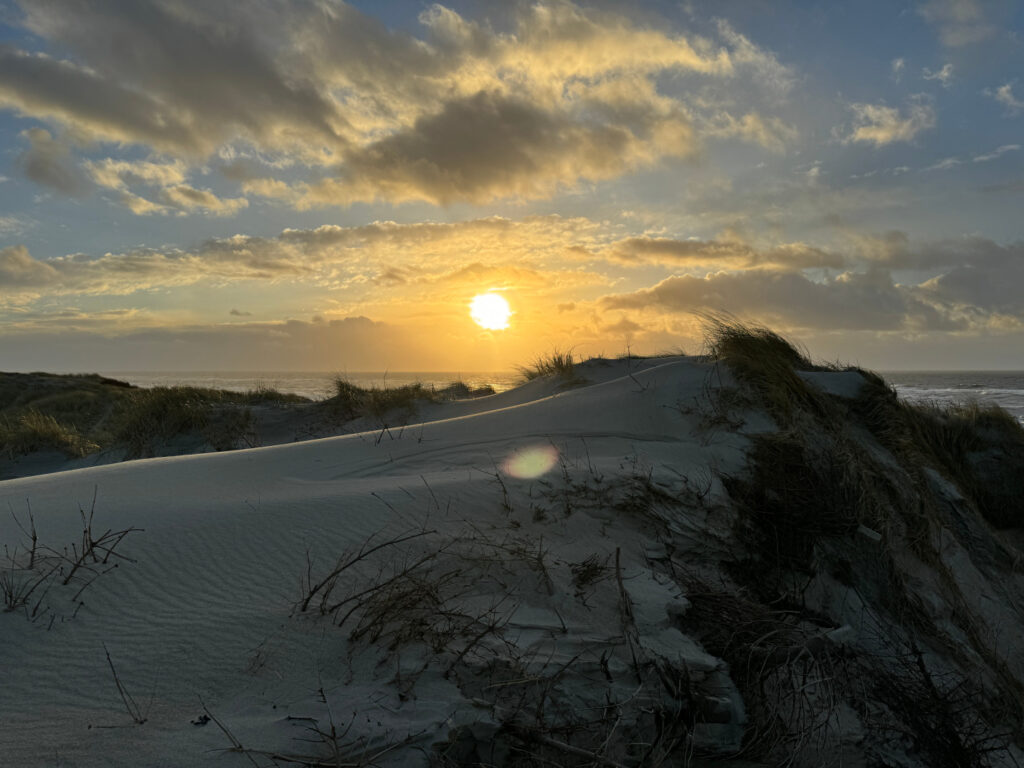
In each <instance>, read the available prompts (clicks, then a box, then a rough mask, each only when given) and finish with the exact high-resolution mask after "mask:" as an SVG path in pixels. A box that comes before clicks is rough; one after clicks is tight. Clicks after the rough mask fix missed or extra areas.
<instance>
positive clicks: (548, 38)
mask: <svg viewBox="0 0 1024 768" xmlns="http://www.w3.org/2000/svg"><path fill="white" fill-rule="evenodd" d="M20 3H21V5H22V8H23V9H24V12H25V16H24V19H23V22H22V23H23V24H24V26H25V27H26V28H27V29H28V30H29V31H31V32H32V33H33V34H34V35H36V36H38V38H39V39H40V40H42V41H44V42H45V44H46V48H47V50H48V51H53V52H54V53H53V55H50V54H42V53H33V52H29V51H25V50H19V49H16V48H13V47H10V46H7V47H4V48H2V49H0V106H7V107H8V108H11V109H14V110H17V111H18V112H20V113H21V114H22V115H24V116H29V117H34V118H37V119H42V120H46V121H49V122H55V123H59V124H61V125H64V126H67V128H68V129H69V130H73V131H74V132H75V133H76V135H80V136H82V137H85V138H88V139H91V140H94V141H98V142H107V143H117V144H128V143H134V144H140V145H143V146H145V147H148V148H150V149H151V150H153V151H156V152H159V153H164V154H168V155H171V156H173V157H175V158H177V159H179V160H185V161H188V162H189V163H190V164H193V165H194V164H195V163H197V162H199V161H201V160H203V159H206V158H208V157H210V156H211V155H213V154H214V153H217V154H221V155H223V156H224V157H225V158H227V157H229V156H233V157H235V158H236V159H237V158H238V157H239V155H240V153H245V152H248V153H250V154H253V155H255V156H259V157H260V158H261V159H268V160H269V161H270V165H269V166H268V167H270V168H275V167H276V168H280V167H284V166H286V165H292V166H293V167H295V166H297V167H298V168H300V169H304V171H303V172H302V173H297V174H292V175H291V176H290V178H289V180H288V181H287V182H286V181H284V180H282V179H280V178H275V175H274V174H273V173H270V172H261V169H258V168H253V167H252V166H251V165H250V166H249V167H242V166H240V165H238V164H237V163H232V162H229V163H228V164H227V165H225V166H224V169H223V170H224V173H225V176H226V177H229V178H232V179H233V180H235V181H238V182H239V183H243V184H244V185H245V188H246V189H247V191H246V194H249V193H251V194H258V195H262V196H268V197H274V198H277V199H280V200H284V201H286V202H289V203H291V204H293V205H296V206H298V207H301V208H309V207H313V206H318V205H349V204H351V203H354V202H357V201H373V200H387V201H391V202H403V201H412V200H423V201H427V202H430V203H435V204H442V205H446V204H451V203H454V202H458V201H468V202H474V203H481V202H485V201H489V200H494V199H498V198H534V197H548V196H550V195H552V194H554V193H556V192H557V191H558V190H561V189H569V188H573V187H575V186H576V185H578V184H579V183H581V182H588V181H601V180H606V179H610V178H614V177H617V176H620V175H622V174H626V173H630V172H632V171H634V170H637V169H640V168H644V167H649V166H651V165H652V164H654V163H657V162H659V161H663V160H665V159H670V158H680V157H688V156H690V155H692V154H693V153H694V152H695V151H696V150H697V149H698V148H699V145H700V141H701V138H702V136H701V134H700V130H703V129H705V128H706V129H707V131H708V136H732V137H737V138H740V139H742V140H744V141H749V142H752V143H756V144H759V145H760V146H762V147H765V148H767V149H769V150H771V151H781V150H782V149H783V148H784V146H785V145H786V144H787V143H788V142H790V141H791V140H792V139H794V138H795V136H796V134H795V131H794V129H793V128H791V127H789V126H788V125H786V124H785V123H784V122H783V121H781V120H780V119H779V118H778V117H777V116H776V115H773V114H771V113H770V110H771V108H772V106H773V105H774V104H775V103H777V102H778V101H779V100H780V99H781V98H783V97H785V95H786V94H787V93H788V92H789V91H791V89H792V88H793V86H794V84H795V82H796V81H797V75H796V74H795V72H794V70H793V69H792V68H791V67H789V66H787V65H785V64H783V63H781V62H780V61H779V60H778V58H777V57H776V56H775V55H774V54H773V53H772V52H770V51H767V50H765V49H764V48H761V47H759V46H758V45H756V44H755V43H753V42H752V41H751V40H750V39H749V38H747V37H746V36H744V35H743V34H741V33H739V32H738V31H736V30H735V29H733V28H732V27H731V26H730V25H729V24H728V23H727V22H725V21H719V22H718V23H717V25H716V27H715V30H716V32H717V36H716V37H715V39H714V40H710V39H706V38H702V37H698V36H695V35H687V34H682V33H676V32H673V31H670V30H669V29H666V28H663V27H659V26H656V25H654V24H651V23H643V22H640V21H637V20H636V19H635V18H633V17H632V16H631V15H629V14H627V13H623V12H618V11H616V10H604V9H600V8H595V7H584V6H580V5H576V4H574V3H572V2H568V0H548V1H546V2H537V3H533V4H521V5H516V6H514V7H512V8H511V9H509V10H508V11H507V12H505V13H504V14H503V16H502V17H503V19H504V20H506V21H507V22H508V23H507V25H505V28H504V29H502V30H501V31H498V30H496V29H494V28H493V27H492V26H491V24H490V23H489V22H488V21H486V20H485V21H473V20H470V19H467V18H465V17H463V16H461V15H459V14H458V13H456V12H455V11H453V10H450V9H447V8H444V7H442V6H440V5H433V6H430V7H429V8H427V9H426V10H425V11H424V12H423V13H422V14H421V15H420V17H419V21H420V24H421V36H420V37H417V36H416V35H414V34H411V33H409V32H404V31H398V30H391V29H388V28H387V27H386V26H385V25H384V24H382V23H381V22H379V21H377V20H376V19H373V18H371V17H369V16H367V15H365V14H363V13H361V12H360V11H359V10H357V9H356V8H354V7H352V6H349V5H345V4H342V3H321V2H307V3H293V4H285V3H276V2H265V3H252V4H247V5H246V6H245V7H244V8H242V7H241V6H237V5H233V4H230V3H228V4H220V3H215V4H183V3H177V2H174V3H171V2H167V3H165V2H156V1H155V0H113V1H112V2H109V3H105V4H99V5H96V4H87V3H79V2H75V1H74V0H20ZM609 7H610V8H613V7H612V6H609ZM58 55H59V56H65V57H66V58H55V56H58ZM691 78H692V79H691ZM697 84H699V85H700V87H701V88H703V89H711V91H712V92H714V91H717V95H715V96H714V98H712V99H710V100H708V99H704V98H703V96H702V97H701V98H696V97H695V98H691V99H688V98H687V97H686V95H685V94H688V93H691V92H695V91H696V90H697ZM743 89H747V90H748V91H749V92H751V93H752V94H754V97H755V98H758V99H760V101H761V102H765V106H766V107H767V110H766V109H761V110H755V109H752V108H749V107H748V108H746V109H743V110H742V111H740V112H738V113H737V114H735V115H734V114H733V113H732V110H731V109H726V108H724V107H723V105H724V104H727V103H728V102H729V101H730V97H729V94H730V93H734V92H735V93H738V92H740V91H742V90H743ZM763 93H767V94H770V99H769V100H766V99H764V98H762V97H761V94H763ZM709 105H711V106H709ZM698 129H700V130H698ZM124 162H126V161H120V160H115V159H113V158H111V159H108V160H105V161H97V162H90V163H89V164H88V166H87V169H88V171H89V173H90V175H91V176H92V177H93V178H94V179H95V180H96V183H98V184H100V185H101V186H103V187H105V188H108V189H116V190H118V191H123V192H126V193H130V195H132V196H128V195H124V196H122V197H121V198H120V199H121V200H122V201H124V203H125V204H126V205H128V206H129V207H130V208H131V209H132V210H135V211H140V212H147V213H153V212H163V211H161V210H160V209H157V208H155V207H154V206H157V205H163V206H165V207H168V208H174V207H177V209H179V210H182V209H188V206H187V203H186V202H185V198H188V197H189V195H188V193H184V192H182V191H181V190H178V191H177V192H174V191H171V192H167V193H165V194H163V195H156V196H154V195H152V194H144V193H143V192H141V191H140V190H139V189H137V188H135V186H136V185H142V184H149V185H153V186H160V187H161V189H164V190H168V189H172V190H173V189H174V188H175V187H177V186H180V185H182V184H185V183H186V180H185V177H184V174H183V172H182V169H181V168H180V167H178V166H177V165H175V164H174V163H160V164H154V163H151V162H149V161H147V163H148V165H147V163H144V162H138V161H133V162H131V163H127V165H131V166H133V167H130V168H129V167H127V166H122V165H118V163H124ZM157 165H159V166H161V167H160V168H158V167H157ZM262 170H266V169H262ZM325 170H326V173H325ZM157 173H168V174H171V175H174V174H177V176H178V178H174V179H173V180H172V179H171V178H164V179H158V178H157V176H156V175H155V174H157ZM147 174H149V175H147ZM183 195H184V196H183ZM189 199H194V196H193V197H192V198H189ZM209 202H210V203H211V205H209V206H204V209H205V210H207V211H209V212H217V213H221V214H223V215H227V214H228V212H229V209H228V208H225V207H224V206H223V205H221V206H217V205H216V204H215V203H214V202H213V201H212V200H211V201H209ZM239 207H241V203H236V204H235V205H234V209H235V210H237V209H238V208H239Z"/></svg>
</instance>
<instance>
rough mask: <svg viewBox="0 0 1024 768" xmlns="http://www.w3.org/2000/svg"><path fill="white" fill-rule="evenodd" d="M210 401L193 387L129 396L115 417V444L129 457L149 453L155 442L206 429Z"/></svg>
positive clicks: (173, 388) (157, 389)
mask: <svg viewBox="0 0 1024 768" xmlns="http://www.w3.org/2000/svg"><path fill="white" fill-rule="evenodd" d="M211 410H212V409H211V398H210V397H209V395H208V394H207V393H206V392H204V390H202V389H196V388H193V387H154V388H152V389H140V390H138V391H137V392H135V393H133V395H132V397H131V398H130V399H129V401H128V402H127V404H126V407H125V408H124V410H123V411H122V412H121V413H120V414H119V417H118V419H117V423H116V425H115V426H114V428H113V430H112V432H113V437H114V440H115V441H116V442H119V443H124V444H126V445H127V446H128V452H129V454H130V455H133V456H141V455H144V454H145V453H147V452H150V451H152V449H153V443H154V442H155V441H157V440H167V439H169V438H172V437H175V436H177V435H180V434H182V433H183V432H190V431H193V430H200V429H202V428H203V427H205V426H206V425H207V423H208V422H209V420H210V415H211Z"/></svg>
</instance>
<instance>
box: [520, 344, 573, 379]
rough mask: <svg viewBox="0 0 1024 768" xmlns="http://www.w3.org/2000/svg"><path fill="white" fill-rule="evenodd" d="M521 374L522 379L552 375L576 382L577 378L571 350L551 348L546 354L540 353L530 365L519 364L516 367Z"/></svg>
mask: <svg viewBox="0 0 1024 768" xmlns="http://www.w3.org/2000/svg"><path fill="white" fill-rule="evenodd" d="M516 370H517V371H519V374H520V375H521V376H522V380H523V381H524V382H525V381H533V380H534V379H539V378H543V377H545V376H552V377H555V378H558V379H561V380H562V381H563V382H566V383H576V382H578V381H579V379H578V378H577V376H576V365H575V362H574V360H573V354H572V350H568V351H565V352H563V351H561V350H557V349H556V350H553V351H551V352H549V353H548V354H546V355H540V356H539V357H537V358H536V359H535V360H534V361H533V362H532V363H531V364H530V365H520V366H518V367H517V368H516Z"/></svg>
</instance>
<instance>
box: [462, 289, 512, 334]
mask: <svg viewBox="0 0 1024 768" xmlns="http://www.w3.org/2000/svg"><path fill="white" fill-rule="evenodd" d="M469 316H470V317H472V318H473V320H474V321H475V322H476V324H477V325H479V326H480V327H481V328H486V329H487V330H488V331H502V330H504V329H506V328H508V319H509V318H510V317H512V308H511V307H509V305H508V302H507V301H505V299H504V298H503V297H502V296H499V295H498V294H496V293H481V294H480V295H478V296H474V297H473V301H472V302H470V305H469Z"/></svg>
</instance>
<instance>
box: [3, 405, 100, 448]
mask: <svg viewBox="0 0 1024 768" xmlns="http://www.w3.org/2000/svg"><path fill="white" fill-rule="evenodd" d="M0 450H2V451H3V452H4V453H6V454H7V455H8V457H9V458H14V457H15V456H24V455H25V454H28V453H34V452H35V451H60V452H61V453H63V454H64V455H65V456H68V457H71V458H80V457H82V456H86V455H88V454H90V453H93V452H94V451H97V450H99V446H98V445H96V444H95V443H93V442H91V441H90V440H88V439H86V438H84V437H82V435H80V434H79V433H78V430H77V429H75V427H73V426H68V425H66V424H62V423H61V422H59V421H57V419H55V418H54V417H53V416H49V415H47V414H43V413H39V411H35V410H28V411H25V412H23V413H22V414H20V415H19V416H18V417H17V418H14V419H11V418H7V419H4V420H3V421H0Z"/></svg>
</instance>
